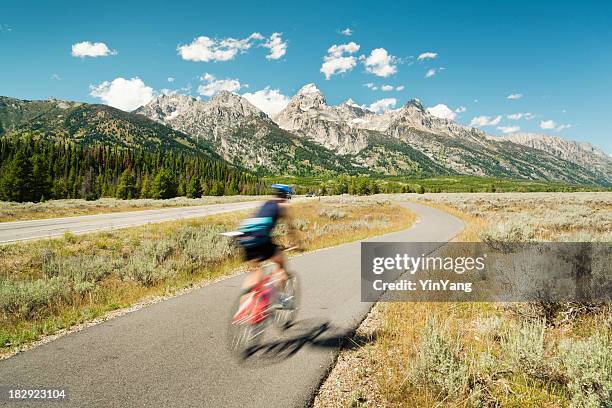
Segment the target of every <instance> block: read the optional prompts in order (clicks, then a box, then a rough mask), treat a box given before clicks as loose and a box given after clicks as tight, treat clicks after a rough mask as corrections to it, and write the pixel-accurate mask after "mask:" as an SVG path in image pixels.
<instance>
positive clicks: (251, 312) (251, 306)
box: [228, 247, 299, 357]
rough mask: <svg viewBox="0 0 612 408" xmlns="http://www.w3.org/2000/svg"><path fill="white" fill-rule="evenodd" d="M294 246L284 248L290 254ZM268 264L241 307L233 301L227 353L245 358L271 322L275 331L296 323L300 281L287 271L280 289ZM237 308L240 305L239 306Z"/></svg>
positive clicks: (254, 347) (255, 346)
mask: <svg viewBox="0 0 612 408" xmlns="http://www.w3.org/2000/svg"><path fill="white" fill-rule="evenodd" d="M293 249H296V247H291V248H285V249H283V251H290V250H293ZM270 266H271V265H267V266H265V267H264V277H263V279H262V280H261V281H260V282H259V283H258V284H257V285H255V286H254V287H253V289H251V291H250V292H249V294H248V296H249V298H248V299H247V300H245V301H244V302H243V304H242V305H240V300H239V299H240V297H239V298H238V301H237V302H236V306H235V308H233V309H232V312H234V311H236V310H238V311H237V312H235V313H234V314H233V315H232V318H231V321H230V323H229V327H228V344H229V348H230V351H231V352H233V353H236V354H238V355H239V356H242V357H246V356H248V355H250V353H251V351H253V350H255V349H256V348H257V342H258V340H260V339H261V338H262V337H263V335H264V333H265V331H266V329H267V327H268V326H270V324H271V323H272V324H273V325H274V326H276V327H278V328H283V329H285V328H288V327H290V326H291V324H292V323H293V322H294V320H295V316H296V314H297V312H298V305H299V280H298V278H297V276H296V275H295V274H293V273H291V272H289V271H286V272H287V275H288V277H287V280H286V281H285V285H284V286H283V288H282V289H281V290H278V289H277V287H276V283H277V281H278V279H273V277H272V276H271V274H272V273H271V270H270V269H271V268H270ZM280 299H282V302H279V300H280ZM238 305H240V306H238Z"/></svg>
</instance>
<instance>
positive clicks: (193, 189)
mask: <svg viewBox="0 0 612 408" xmlns="http://www.w3.org/2000/svg"><path fill="white" fill-rule="evenodd" d="M187 197H188V198H200V197H202V183H201V182H200V177H198V176H193V177H191V180H189V184H188V185H187Z"/></svg>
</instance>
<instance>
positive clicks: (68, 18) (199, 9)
mask: <svg viewBox="0 0 612 408" xmlns="http://www.w3.org/2000/svg"><path fill="white" fill-rule="evenodd" d="M346 28H349V29H350V30H351V32H352V33H351V35H350V36H349V35H345V34H342V33H341V30H344V29H346ZM254 33H258V34H259V35H254ZM274 33H278V34H277V35H276V36H273V34H274ZM198 37H207V38H208V40H206V39H204V40H202V39H201V40H200V41H199V42H198V41H196V39H197V38H198ZM229 38H233V39H235V40H239V41H231V40H230V41H227V39H229ZM223 40H226V41H225V42H223ZM84 42H89V43H88V44H87V43H86V44H81V45H80V46H77V47H76V51H74V52H73V46H74V45H76V44H79V43H84ZM96 43H103V44H96ZM351 43H354V44H351ZM334 45H336V46H337V47H335V48H332V49H331V50H330V47H333V46H334ZM343 45H344V46H343ZM180 46H186V47H184V48H180ZM357 46H358V47H357ZM357 48H358V49H357ZM377 49H378V51H375V52H374V53H373V51H374V50H377ZM380 49H383V50H384V52H383V51H381V50H380ZM181 50H183V53H182V55H181ZM0 53H1V54H0V55H1V57H0V61H1V63H0V95H7V96H13V97H17V98H23V99H46V98H48V97H50V96H53V97H56V98H61V99H70V100H80V101H86V102H106V103H110V104H114V105H116V106H119V107H124V108H126V109H128V108H131V107H132V106H133V105H135V104H137V103H138V102H139V101H141V100H146V99H147V98H149V97H150V96H151V95H153V94H156V93H160V92H162V90H163V89H170V90H174V91H178V92H183V93H190V94H192V95H194V96H198V95H200V96H202V97H203V98H206V97H207V95H209V94H211V93H213V92H215V91H216V90H218V89H222V88H225V89H233V90H234V91H235V92H238V93H240V94H245V93H248V94H250V96H251V99H253V100H258V101H261V102H260V103H261V104H262V106H263V105H265V107H266V109H268V110H271V111H273V110H274V109H278V107H279V106H281V105H282V103H283V101H285V100H286V99H285V98H284V97H285V96H287V97H290V96H291V95H293V94H294V93H295V92H296V91H297V90H298V89H299V88H300V87H301V86H302V85H303V84H305V83H308V82H314V83H316V84H317V86H318V87H319V88H320V89H321V90H322V91H323V93H324V94H325V96H326V98H327V100H328V102H329V103H331V104H335V103H340V102H342V101H343V100H345V99H347V98H348V97H351V98H352V99H353V100H354V101H355V102H357V103H359V104H364V105H372V104H374V103H376V101H381V100H383V101H384V100H386V103H385V102H379V103H378V104H377V105H374V106H376V107H380V106H388V107H390V108H392V107H396V108H397V107H400V106H401V105H403V104H404V103H406V101H408V100H409V99H411V98H419V99H421V100H422V101H423V103H424V105H425V106H427V107H434V106H436V105H439V104H443V105H444V106H438V107H437V108H436V109H435V110H434V112H435V113H436V114H438V115H445V116H448V117H454V118H455V120H456V121H458V122H459V123H463V124H470V123H473V124H474V125H479V126H481V128H482V129H483V130H485V131H487V132H489V133H493V134H504V133H503V132H504V131H506V132H510V131H513V130H515V129H516V128H517V127H518V128H520V130H521V131H527V132H540V133H545V134H550V135H558V136H561V137H565V138H569V139H575V140H581V141H589V142H592V143H593V144H595V145H597V146H600V147H602V148H604V150H606V151H607V152H609V153H610V152H612V137H611V136H612V120H610V109H611V108H612V69H611V68H612V5H611V3H610V2H605V1H588V0H586V1H581V2H579V3H576V2H566V1H471V2H467V1H441V0H439V1H437V2H426V1H418V2H417V1H406V2H384V1H379V2H377V3H374V2H356V1H352V2H349V1H333V2H332V1H322V2H315V1H311V2H306V3H305V2H287V1H282V2H255V1H248V2H243V3H241V2H238V1H232V2H218V1H217V2H210V3H209V2H204V1H193V2H191V1H173V2H169V1H166V2H161V1H157V2H156V1H143V2H138V1H122V2H114V1H104V2H96V3H92V2H83V1H78V2H77V1H74V2H73V1H62V2H43V1H36V2H35V1H13V0H8V1H6V0H5V1H3V5H2V10H1V12H0ZM73 53H74V54H75V55H72V54H73ZM96 53H97V54H106V55H102V56H97V57H93V56H87V55H93V54H96ZM433 54H436V55H435V57H433ZM79 55H80V56H79ZM420 55H423V57H422V58H421V59H418V57H419V56H420ZM267 56H268V58H266V57H267ZM432 57H433V58H432ZM324 58H326V59H324ZM326 61H327V62H329V63H328V64H327V65H326V66H325V67H324V68H323V70H324V71H325V72H322V65H323V64H324V62H326ZM367 63H369V64H367ZM430 70H434V75H432V76H430V77H426V73H427V72H428V71H430ZM207 73H208V74H209V75H205V74H207ZM326 73H327V76H328V77H329V79H326ZM170 77H171V78H174V81H173V82H169V81H168V78H170ZM117 78H123V79H124V81H123V80H117ZM135 78H139V80H136V79H135ZM366 84H372V85H371V86H370V87H367V86H365V85H366ZM383 85H387V87H386V88H389V87H393V89H392V90H391V91H383V90H382V87H383ZM237 86H240V88H237ZM92 87H93V88H92ZM266 87H268V89H267V91H265V89H266ZM402 87H403V88H402ZM374 88H376V89H374ZM398 88H399V89H398ZM262 90H263V91H262ZM258 91H259V93H258ZM96 95H97V96H96ZM510 95H515V97H516V99H508V96H510ZM255 98H257V99H255ZM393 100H395V105H393V104H392V103H393ZM447 108H448V109H447ZM519 114H521V115H519ZM509 116H510V117H509Z"/></svg>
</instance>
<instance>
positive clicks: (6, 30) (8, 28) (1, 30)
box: [0, 24, 13, 33]
mask: <svg viewBox="0 0 612 408" xmlns="http://www.w3.org/2000/svg"><path fill="white" fill-rule="evenodd" d="M11 31H13V29H12V28H11V26H8V25H6V24H0V33H10V32H11Z"/></svg>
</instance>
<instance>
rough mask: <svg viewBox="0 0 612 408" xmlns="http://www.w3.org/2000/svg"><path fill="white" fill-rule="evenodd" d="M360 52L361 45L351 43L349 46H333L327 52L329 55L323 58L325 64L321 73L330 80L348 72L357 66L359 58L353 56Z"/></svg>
mask: <svg viewBox="0 0 612 408" xmlns="http://www.w3.org/2000/svg"><path fill="white" fill-rule="evenodd" d="M357 51H359V44H356V43H354V42H352V41H351V42H350V43H348V44H340V45H336V44H334V45H332V46H331V47H329V49H328V50H327V55H326V56H325V57H323V64H322V65H321V69H320V71H321V72H322V73H323V75H325V79H330V78H331V76H332V75H336V74H341V73H344V72H348V71H350V70H352V69H353V68H355V65H357V58H355V57H354V56H353V55H350V54H354V53H356V52H357Z"/></svg>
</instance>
